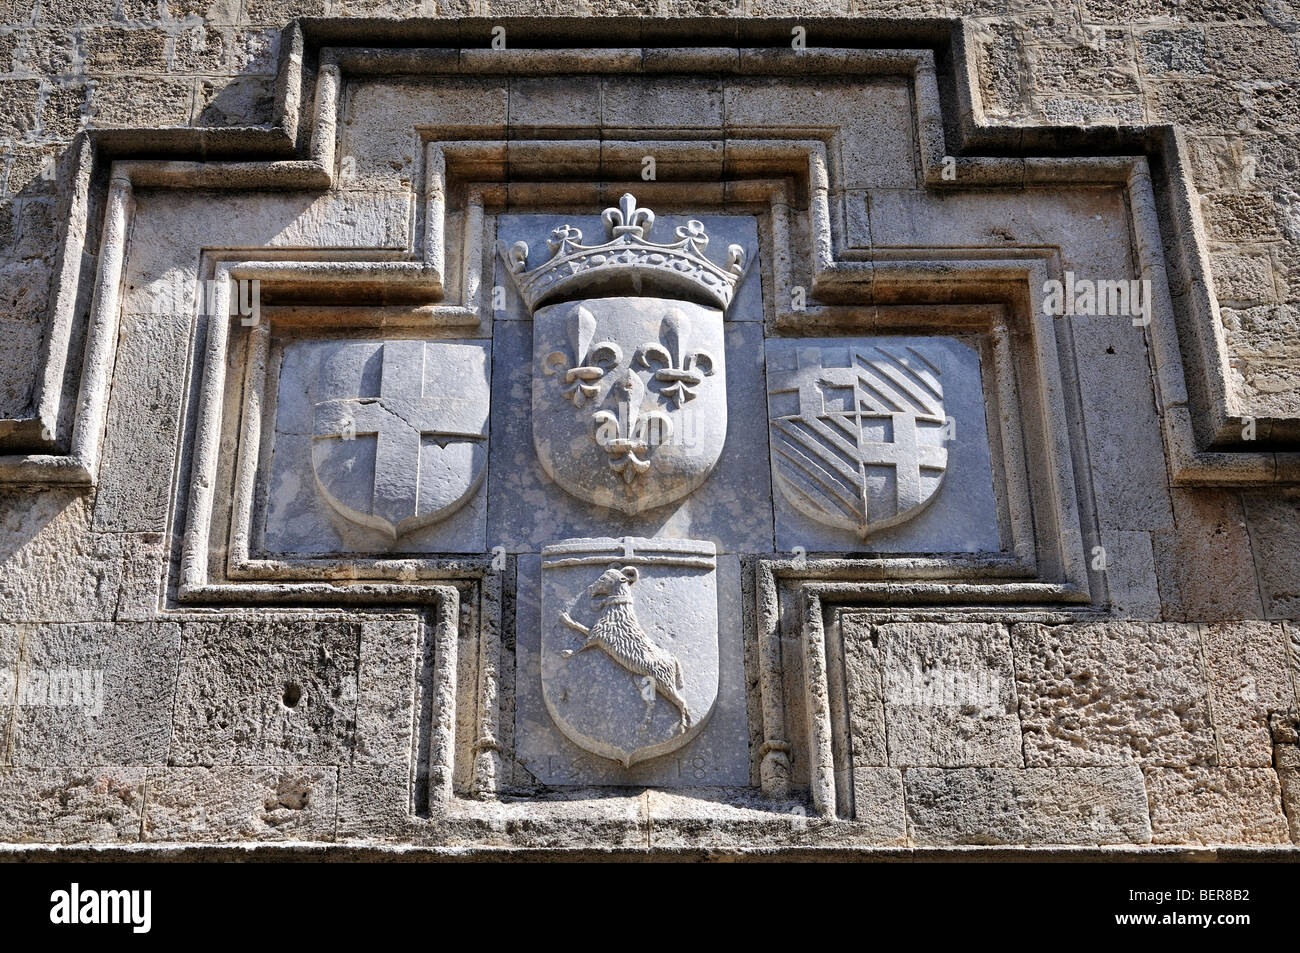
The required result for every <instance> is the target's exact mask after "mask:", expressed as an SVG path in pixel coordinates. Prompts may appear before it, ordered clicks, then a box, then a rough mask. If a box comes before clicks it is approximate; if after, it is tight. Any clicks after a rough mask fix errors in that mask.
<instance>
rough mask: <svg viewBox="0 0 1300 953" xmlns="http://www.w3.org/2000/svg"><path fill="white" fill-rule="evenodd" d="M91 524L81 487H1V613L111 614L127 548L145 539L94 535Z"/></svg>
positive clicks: (67, 618) (28, 616) (24, 617)
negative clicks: (31, 490) (33, 489)
mask: <svg viewBox="0 0 1300 953" xmlns="http://www.w3.org/2000/svg"><path fill="white" fill-rule="evenodd" d="M89 524H90V502H89V500H88V498H87V497H86V496H85V494H83V493H81V492H79V491H76V490H63V489H58V490H46V491H43V492H40V493H29V492H23V491H11V492H9V493H4V494H0V619H5V620H6V621H14V622H42V621H49V622H80V621H87V622H94V621H99V620H103V619H104V618H105V617H107V616H110V615H111V613H112V611H113V610H112V609H110V608H108V607H112V606H116V605H117V604H118V600H119V597H120V592H121V587H122V575H123V571H124V561H125V559H126V554H128V553H131V552H132V550H133V548H134V547H135V546H137V545H138V544H139V538H138V537H132V536H119V535H114V534H103V535H100V534H93V535H92V534H91V532H90V526H89ZM132 558H133V559H134V557H132ZM138 596H139V593H138V591H137V592H136V595H135V597H131V598H130V599H129V600H128V601H131V602H133V603H134V600H135V598H136V597H138Z"/></svg>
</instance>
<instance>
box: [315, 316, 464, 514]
mask: <svg viewBox="0 0 1300 953" xmlns="http://www.w3.org/2000/svg"><path fill="white" fill-rule="evenodd" d="M486 363H487V356H486V350H485V348H484V347H482V346H481V345H478V344H454V343H446V342H431V341H348V342H340V343H339V344H338V345H333V346H331V347H330V348H329V349H328V350H327V351H326V353H323V354H322V356H321V364H320V370H319V372H318V375H317V379H316V398H317V399H316V403H315V419H314V422H313V428H312V437H313V440H312V468H313V470H314V471H315V475H316V486H317V489H318V491H319V492H320V494H321V496H322V497H323V498H324V499H325V500H326V502H328V503H329V505H330V507H331V508H333V509H334V510H335V511H336V512H337V513H338V514H339V515H341V516H342V517H344V518H345V519H347V520H350V521H352V522H354V523H358V524H360V525H363V526H368V527H370V528H372V529H377V530H379V531H381V532H383V533H385V534H387V535H388V536H389V537H390V538H392V539H394V540H396V539H397V537H399V536H401V535H402V534H404V533H407V532H410V531H411V530H413V529H417V528H419V527H422V526H427V525H429V524H430V523H434V522H437V521H438V520H440V519H442V518H444V517H446V516H448V515H449V514H451V513H452V512H454V511H455V510H456V509H458V508H459V507H460V506H461V505H462V504H463V503H465V502H466V501H467V500H468V499H469V498H470V497H471V496H473V495H474V493H475V492H476V491H477V490H478V487H479V484H480V483H481V482H482V480H483V474H484V472H485V470H486V467H487V421H488V403H489V393H488V374H487V369H486Z"/></svg>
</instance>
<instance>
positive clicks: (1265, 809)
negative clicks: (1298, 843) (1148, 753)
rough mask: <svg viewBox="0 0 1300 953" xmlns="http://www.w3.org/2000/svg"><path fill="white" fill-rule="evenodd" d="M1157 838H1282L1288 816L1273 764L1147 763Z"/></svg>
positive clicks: (1262, 840) (1154, 837) (1233, 841)
mask: <svg viewBox="0 0 1300 953" xmlns="http://www.w3.org/2000/svg"><path fill="white" fill-rule="evenodd" d="M1143 773H1144V774H1145V775H1146V783H1147V795H1148V798H1149V799H1150V802H1151V832H1152V833H1151V839H1152V841H1153V842H1154V843H1157V844H1284V843H1286V842H1287V840H1288V832H1287V818H1286V815H1285V814H1284V813H1283V811H1282V792H1281V790H1280V788H1279V785H1278V775H1277V772H1275V771H1274V770H1273V769H1272V768H1206V767H1197V768H1146V769H1144V772H1143Z"/></svg>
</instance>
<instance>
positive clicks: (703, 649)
mask: <svg viewBox="0 0 1300 953" xmlns="http://www.w3.org/2000/svg"><path fill="white" fill-rule="evenodd" d="M715 568H716V557H715V554H714V550H713V545H712V544H711V543H701V542H698V541H695V540H677V539H658V540H644V539H630V538H624V539H622V540H617V539H593V540H566V541H564V542H562V543H556V544H555V545H552V546H548V547H546V549H544V550H543V551H542V632H541V676H542V694H543V697H544V698H545V700H546V708H547V711H548V712H550V714H551V717H552V718H553V719H554V720H555V723H556V725H558V726H559V728H560V730H561V731H562V732H563V733H564V735H565V737H566V738H568V739H569V740H570V741H572V742H573V743H574V744H576V745H578V747H580V748H582V749H584V750H586V751H589V752H591V753H593V754H597V755H601V756H602V757H606V758H611V759H613V760H615V761H618V762H619V763H620V764H622V765H623V766H624V767H625V768H626V767H631V766H632V765H633V764H636V763H637V762H639V761H645V760H647V759H649V758H653V757H657V756H659V755H663V754H667V753H669V752H671V751H676V750H677V749H679V748H681V747H683V746H684V745H686V744H687V743H688V742H690V741H691V739H693V738H694V737H695V736H696V735H698V734H699V732H700V730H701V729H702V728H703V727H704V726H705V724H706V723H707V722H708V720H709V716H710V715H711V714H712V712H713V705H714V702H715V701H716V700H717V695H718V610H717V603H718V596H717V588H716V581H715Z"/></svg>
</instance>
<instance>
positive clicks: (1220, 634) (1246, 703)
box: [1201, 622, 1297, 767]
mask: <svg viewBox="0 0 1300 953" xmlns="http://www.w3.org/2000/svg"><path fill="white" fill-rule="evenodd" d="M1201 642H1202V645H1203V646H1204V649H1205V664H1206V668H1207V670H1208V672H1209V676H1210V707H1211V709H1212V710H1213V713H1214V729H1215V734H1216V735H1217V736H1218V740H1219V760H1218V764H1220V765H1221V766H1224V767H1227V766H1245V765H1251V766H1256V767H1267V766H1269V765H1271V764H1272V763H1273V740H1272V738H1271V736H1270V733H1269V725H1268V721H1269V714H1270V713H1271V712H1283V711H1287V710H1289V709H1295V708H1296V705H1297V699H1296V692H1295V686H1294V684H1293V682H1292V680H1291V673H1290V671H1289V665H1288V659H1287V650H1286V633H1285V632H1284V631H1283V628H1282V626H1281V625H1279V624H1277V623H1267V622H1234V623H1219V624H1215V625H1203V626H1201Z"/></svg>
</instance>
